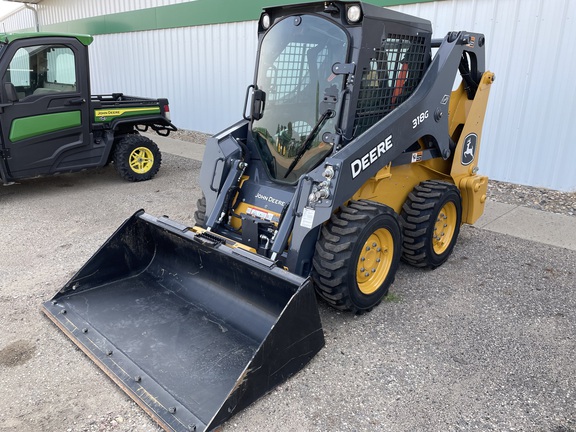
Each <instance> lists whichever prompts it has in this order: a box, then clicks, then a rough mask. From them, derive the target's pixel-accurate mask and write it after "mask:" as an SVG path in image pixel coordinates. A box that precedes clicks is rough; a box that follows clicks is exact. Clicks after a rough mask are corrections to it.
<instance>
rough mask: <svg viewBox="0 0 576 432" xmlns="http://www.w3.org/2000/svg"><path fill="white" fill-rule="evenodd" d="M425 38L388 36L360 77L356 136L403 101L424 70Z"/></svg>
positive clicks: (426, 55) (355, 120)
mask: <svg viewBox="0 0 576 432" xmlns="http://www.w3.org/2000/svg"><path fill="white" fill-rule="evenodd" d="M428 58H429V57H428V53H427V50H426V39H425V38H424V37H421V36H403V35H398V34H389V35H388V37H387V38H386V40H385V41H384V43H383V45H382V46H381V47H380V48H379V49H376V50H375V51H374V56H373V57H372V59H371V61H370V67H369V68H367V69H366V70H365V71H364V73H363V74H362V80H361V82H360V95H359V97H358V106H357V107H356V117H355V119H354V136H357V135H359V134H361V133H362V132H364V131H365V130H367V129H368V128H370V127H371V126H373V125H374V124H375V123H376V122H377V121H378V120H380V119H381V118H383V117H385V116H386V115H387V114H388V113H389V112H390V111H392V110H393V109H394V108H396V107H397V106H399V105H400V104H401V103H402V102H404V101H405V100H406V99H407V98H408V97H409V96H410V95H411V94H412V92H413V91H414V89H415V88H416V86H417V85H418V83H419V82H420V80H421V79H422V76H423V75H424V71H425V70H426V66H427V65H426V63H427V60H428Z"/></svg>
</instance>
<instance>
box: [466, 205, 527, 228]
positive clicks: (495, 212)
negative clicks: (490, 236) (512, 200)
mask: <svg viewBox="0 0 576 432" xmlns="http://www.w3.org/2000/svg"><path fill="white" fill-rule="evenodd" d="M516 207H518V206H516V205H513V204H504V203H500V202H496V201H491V200H487V201H486V204H485V206H484V213H483V214H482V216H480V219H478V220H477V221H476V223H475V224H474V226H475V227H476V228H484V227H485V226H486V225H488V224H490V223H492V222H494V221H495V220H496V219H498V218H501V217H502V216H504V215H505V214H506V213H510V212H511V211H512V210H514V209H515V208H516Z"/></svg>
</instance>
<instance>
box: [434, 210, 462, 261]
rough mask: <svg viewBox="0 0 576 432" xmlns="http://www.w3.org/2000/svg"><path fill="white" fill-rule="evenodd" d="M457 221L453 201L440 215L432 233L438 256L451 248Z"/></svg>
mask: <svg viewBox="0 0 576 432" xmlns="http://www.w3.org/2000/svg"><path fill="white" fill-rule="evenodd" d="M456 219H457V212H456V205H455V204H454V203H453V202H451V201H450V202H447V203H446V204H444V207H442V208H441V209H440V212H439V213H438V217H437V218H436V223H435V224H434V232H433V233H432V248H433V249H434V252H435V253H436V254H437V255H441V254H442V253H444V252H446V249H448V246H450V243H451V242H452V239H453V238H454V231H455V230H456Z"/></svg>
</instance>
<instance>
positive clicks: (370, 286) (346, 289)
mask: <svg viewBox="0 0 576 432" xmlns="http://www.w3.org/2000/svg"><path fill="white" fill-rule="evenodd" d="M374 244H376V247H374V246H373V245H374ZM401 244H402V230H401V227H400V223H399V221H398V217H397V215H396V213H395V212H394V210H392V209H391V208H390V207H388V206H384V205H381V204H378V203H374V202H370V201H350V202H349V203H348V205H347V206H342V207H340V209H339V211H338V212H337V213H335V214H333V215H332V217H331V219H330V220H329V221H328V222H327V223H326V224H325V226H324V227H322V232H321V234H320V238H319V240H318V243H317V244H316V252H315V254H314V259H313V263H312V264H313V270H312V278H313V280H314V284H315V286H316V291H317V292H318V294H319V295H320V297H322V298H323V299H324V300H326V302H328V303H329V304H330V305H331V306H333V307H335V308H336V309H340V310H348V311H351V312H355V313H362V312H364V311H369V310H371V309H372V308H373V307H374V306H376V305H378V303H380V302H381V301H382V298H383V297H384V296H386V295H387V294H388V289H389V288H390V285H392V282H394V278H395V277H396V271H397V270H398V265H399V263H400V254H401ZM364 266H366V267H364ZM366 275H368V276H366Z"/></svg>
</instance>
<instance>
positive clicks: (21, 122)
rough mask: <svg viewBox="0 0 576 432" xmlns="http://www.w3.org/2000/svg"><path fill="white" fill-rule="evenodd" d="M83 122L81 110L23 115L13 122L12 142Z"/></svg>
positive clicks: (68, 127)
mask: <svg viewBox="0 0 576 432" xmlns="http://www.w3.org/2000/svg"><path fill="white" fill-rule="evenodd" d="M81 122H82V116H81V113H80V111H66V112H62V113H54V114H42V115H37V116H31V117H22V118H18V119H15V120H14V121H13V122H12V125H11V127H10V137H9V138H10V141H12V142H17V141H22V140H24V139H27V138H32V137H35V136H39V135H43V134H46V133H50V132H56V131H60V130H64V129H70V128H73V127H76V126H80V125H81Z"/></svg>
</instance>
